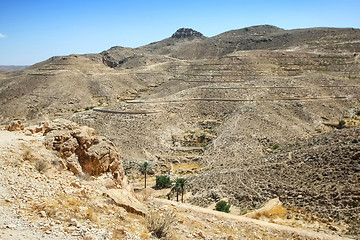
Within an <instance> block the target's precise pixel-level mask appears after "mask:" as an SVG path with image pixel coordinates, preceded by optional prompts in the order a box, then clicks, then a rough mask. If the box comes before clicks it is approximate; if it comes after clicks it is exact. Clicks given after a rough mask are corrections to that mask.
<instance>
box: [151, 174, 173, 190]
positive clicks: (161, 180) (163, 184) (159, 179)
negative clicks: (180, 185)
mask: <svg viewBox="0 0 360 240" xmlns="http://www.w3.org/2000/svg"><path fill="white" fill-rule="evenodd" d="M171 184H172V182H171V180H170V177H169V176H166V175H160V176H156V185H155V187H156V188H157V189H163V188H169V187H171Z"/></svg>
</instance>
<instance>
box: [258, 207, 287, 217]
mask: <svg viewBox="0 0 360 240" xmlns="http://www.w3.org/2000/svg"><path fill="white" fill-rule="evenodd" d="M287 215H288V213H287V209H286V208H285V207H283V206H275V207H273V208H271V209H269V210H266V211H260V212H257V213H256V214H255V216H254V217H253V218H254V219H261V218H268V219H276V218H281V219H286V217H287Z"/></svg>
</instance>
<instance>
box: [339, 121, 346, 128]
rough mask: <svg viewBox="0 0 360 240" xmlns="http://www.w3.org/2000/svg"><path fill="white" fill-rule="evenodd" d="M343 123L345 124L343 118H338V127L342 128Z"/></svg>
mask: <svg viewBox="0 0 360 240" xmlns="http://www.w3.org/2000/svg"><path fill="white" fill-rule="evenodd" d="M345 124H346V122H345V120H340V121H339V123H338V127H339V128H344V127H345Z"/></svg>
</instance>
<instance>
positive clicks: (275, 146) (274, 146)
mask: <svg viewBox="0 0 360 240" xmlns="http://www.w3.org/2000/svg"><path fill="white" fill-rule="evenodd" d="M279 147H280V146H279V144H274V145H273V146H272V149H273V150H276V149H278V148H279Z"/></svg>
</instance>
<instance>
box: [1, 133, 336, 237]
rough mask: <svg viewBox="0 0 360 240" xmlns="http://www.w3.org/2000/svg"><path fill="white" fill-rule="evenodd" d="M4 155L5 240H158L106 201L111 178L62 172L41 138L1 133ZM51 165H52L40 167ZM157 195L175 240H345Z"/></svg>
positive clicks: (155, 205) (152, 202) (153, 205)
mask: <svg viewBox="0 0 360 240" xmlns="http://www.w3.org/2000/svg"><path fill="white" fill-rule="evenodd" d="M0 149H1V158H0V161H1V167H0V172H1V174H0V178H1V181H0V183H1V184H0V203H1V204H0V213H1V214H0V236H1V238H2V239H9V240H12V239H154V237H152V236H151V234H150V233H149V230H148V229H147V227H146V218H144V217H142V216H139V215H135V214H131V213H127V212H126V211H125V210H124V209H123V208H121V207H117V206H116V205H114V204H113V203H112V202H111V201H110V200H109V199H108V198H106V197H105V196H104V195H103V192H104V191H106V182H107V181H106V175H105V176H102V177H99V178H96V179H79V178H78V177H77V176H74V175H73V174H72V173H71V172H68V171H65V170H63V171H60V170H57V167H56V164H55V162H56V161H54V160H56V156H55V154H54V153H53V152H50V151H48V150H47V149H45V148H44V145H43V137H42V136H41V135H39V134H38V135H36V134H35V135H32V136H25V135H24V134H23V133H19V132H8V131H1V132H0ZM49 159H51V161H50V162H49V165H46V166H45V167H39V165H37V163H38V162H39V161H42V160H44V161H45V160H49ZM51 162H52V163H51ZM140 183H141V184H142V182H140ZM149 183H150V184H149V186H151V185H152V184H153V181H150V182H149ZM154 191H155V190H154ZM144 193H145V195H144ZM151 194H153V193H151V192H150V193H149V192H146V191H145V192H144V191H142V194H140V195H139V198H140V199H142V200H144V203H145V204H146V205H147V206H148V207H149V209H157V210H156V211H157V212H160V213H163V214H165V213H168V212H173V215H172V216H173V218H174V221H175V222H174V223H173V224H172V225H171V229H170V230H168V231H169V232H171V234H172V237H171V239H184V238H186V239H274V238H276V239H290V238H291V239H340V237H339V236H334V235H326V234H322V233H316V232H313V231H309V230H301V229H293V228H289V227H285V226H279V225H275V224H271V223H267V222H264V221H258V220H254V219H250V218H246V217H241V216H238V215H234V214H225V213H220V212H216V211H213V210H211V209H204V208H200V207H196V206H191V205H188V204H181V203H176V202H174V201H168V200H165V199H154V198H153V197H152V196H150V195H151Z"/></svg>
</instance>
